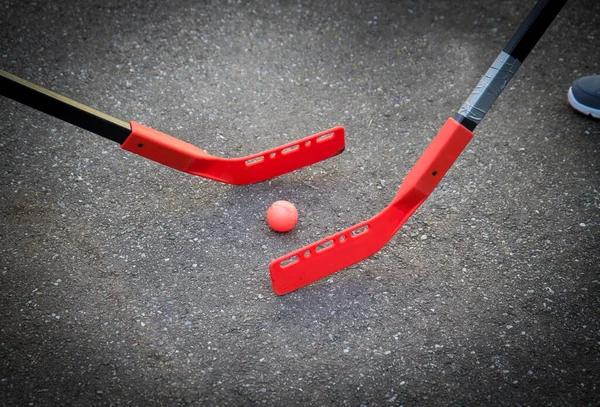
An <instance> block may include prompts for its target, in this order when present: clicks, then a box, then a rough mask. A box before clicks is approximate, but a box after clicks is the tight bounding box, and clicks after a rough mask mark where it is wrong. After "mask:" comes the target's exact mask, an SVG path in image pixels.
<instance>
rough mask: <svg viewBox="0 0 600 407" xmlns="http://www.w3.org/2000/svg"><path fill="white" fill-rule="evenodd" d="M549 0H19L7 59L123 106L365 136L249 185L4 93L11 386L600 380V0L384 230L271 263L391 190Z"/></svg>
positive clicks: (587, 396)
mask: <svg viewBox="0 0 600 407" xmlns="http://www.w3.org/2000/svg"><path fill="white" fill-rule="evenodd" d="M533 3H534V2H533V1H514V0H511V1H503V2H498V1H492V0H480V1H468V2H464V1H458V0H453V1H436V2H418V1H398V2H391V1H375V2H370V1H355V2H342V1H333V2H312V1H308V2H288V1H257V2H242V1H228V2H224V1H223V2H193V1H183V0H181V1H166V2H158V1H148V2H146V1H132V2H119V1H112V0H111V1H87V2H86V1H52V2H41V1H37V2H34V1H13V0H0V51H1V54H0V68H1V69H4V70H6V71H9V72H11V73H14V74H16V75H19V76H21V77H23V78H25V79H28V80H30V81H32V82H35V83H38V84H40V85H42V86H45V87H48V88H51V89H53V90H55V91H57V92H59V93H62V94H64V95H65V96H68V97H71V98H73V99H75V100H77V101H80V102H83V103H86V104H88V105H90V106H92V107H95V108H97V109H99V110H101V111H104V112H106V113H108V114H111V115H113V116H115V117H118V118H121V119H123V120H126V121H129V120H135V121H137V122H140V123H143V124H145V125H147V126H150V127H153V128H155V129H158V130H160V131H163V132H166V133H169V134H172V135H174V136H176V137H178V138H181V139H183V140H186V141H188V142H191V143H193V144H195V145H197V146H199V147H201V148H203V149H205V150H207V151H208V152H209V153H212V154H215V155H221V156H229V157H234V156H242V155H246V154H250V153H254V152H258V151H261V150H264V149H267V148H270V147H274V146H277V145H280V144H283V143H286V142H290V141H293V140H296V139H299V138H302V137H304V136H308V135H310V134H314V133H317V132H319V131H322V130H325V129H328V128H330V127H333V126H336V125H343V126H345V128H346V131H347V144H348V146H347V149H346V151H345V152H344V153H343V154H342V155H340V156H337V157H335V158H332V159H330V160H327V161H325V162H322V163H319V164H317V165H314V166H312V167H309V168H306V169H303V170H300V171H297V172H294V173H291V174H287V175H284V176H282V177H279V178H277V179H274V180H272V181H268V182H264V183H261V184H257V185H251V186H243V187H235V186H229V185H225V184H220V183H217V182H213V181H209V180H203V179H200V178H197V177H193V176H189V175H186V174H183V173H179V172H177V171H174V170H172V169H169V168H167V167H163V166H161V165H159V164H156V163H154V162H151V161H149V160H146V159H143V158H141V157H138V156H136V155H133V154H131V153H128V152H126V151H122V150H120V149H119V146H118V145H117V144H115V143H112V142H110V141H108V140H105V139H103V138H101V137H97V136H95V135H93V134H91V133H87V132H85V131H83V130H80V129H78V128H75V127H74V126H71V125H69V124H66V123H63V122H61V121H59V120H57V119H54V118H52V117H49V116H46V115H44V114H42V113H39V112H36V111H34V110H32V109H30V108H28V107H25V106H23V105H20V104H17V103H15V102H12V101H10V100H7V99H5V98H0V157H1V159H0V191H1V193H0V219H1V220H0V231H1V239H2V243H1V245H0V267H1V274H0V276H1V277H0V315H1V322H0V404H2V405H18V406H30V405H31V406H49V405H78V406H91V405H139V406H143V405H207V406H224V405H232V406H233V405H275V406H290V405H311V406H320V405H340V406H341V405H347V406H399V405H403V406H415V405H428V406H445V405H456V406H466V405H506V406H508V405H510V406H515V405H519V406H541V405H544V406H549V405H552V406H576V405H583V406H597V405H600V354H599V351H600V320H599V316H600V299H599V297H600V266H599V264H600V233H599V230H600V193H599V190H600V173H599V171H600V167H599V149H600V121H597V120H593V119H591V118H589V117H584V116H582V115H580V114H578V113H577V112H575V111H573V110H572V109H571V108H570V107H569V105H568V104H567V101H566V93H567V90H568V88H569V86H570V85H571V83H572V82H573V81H574V80H575V79H576V78H577V77H578V76H580V75H588V74H593V73H600V66H599V63H600V2H598V1H593V0H571V1H570V2H569V3H568V4H567V6H566V7H565V9H564V10H563V11H562V12H561V14H560V15H559V17H558V19H557V20H556V21H555V22H554V24H553V25H552V27H551V28H550V30H549V31H548V32H547V33H546V35H545V37H544V38H543V39H542V40H541V41H540V43H539V44H538V46H537V48H536V49H535V50H534V52H533V53H532V54H531V55H530V56H529V59H528V60H527V61H526V62H525V64H524V65H523V67H522V68H521V70H520V71H519V72H518V73H517V75H516V76H515V78H513V81H512V82H511V84H510V85H509V87H508V88H507V89H506V91H505V92H504V94H503V95H502V96H501V97H500V99H499V101H498V102H497V103H496V105H495V106H494V107H493V108H492V110H491V112H490V113H489V114H488V115H487V116H486V118H485V120H484V121H483V122H482V124H481V125H480V126H479V127H478V128H477V130H476V132H475V138H474V140H473V141H472V142H471V144H470V145H469V146H468V148H467V150H466V151H465V152H464V153H463V155H462V156H461V158H460V159H459V160H458V162H457V163H456V164H455V166H454V167H453V168H452V169H451V171H450V172H449V173H448V175H447V176H446V179H445V180H444V181H443V182H442V184H441V185H440V186H439V187H438V189H437V190H436V191H435V192H434V193H433V194H432V196H431V197H430V199H429V200H428V201H427V202H426V203H425V204H424V205H423V206H422V207H421V208H420V209H419V211H418V212H417V213H415V215H414V216H413V217H412V218H411V219H410V220H409V221H408V223H407V224H406V226H405V227H404V228H403V229H402V230H401V231H400V232H399V233H398V234H397V235H396V236H395V237H394V238H393V239H392V240H391V241H390V243H389V244H388V245H387V246H386V247H385V248H384V249H383V250H381V251H380V252H379V253H377V254H376V255H375V256H373V257H372V258H370V259H368V260H366V261H364V262H362V263H359V264H357V265H355V266H353V267H350V268H348V269H346V270H344V271H341V272H339V273H337V274H335V275H333V276H331V277H330V278H327V279H325V280H323V281H320V282H318V283H316V284H313V285H311V286H309V287H306V288H304V289H302V290H299V291H297V292H295V293H293V294H290V295H288V296H283V297H277V296H275V295H274V294H273V293H272V291H271V286H270V279H269V274H268V263H269V262H270V261H271V260H272V259H274V258H276V257H279V256H281V255H283V254H285V253H287V252H289V251H291V250H294V249H297V248H300V247H302V246H304V245H306V244H308V243H311V242H313V241H315V240H317V239H320V238H322V237H325V236H327V235H328V234H331V233H334V232H336V231H338V230H341V229H343V228H346V227H348V226H351V225H352V224H354V223H358V222H360V221H362V220H365V219H367V218H369V217H371V216H372V215H374V214H375V213H377V212H379V211H380V210H382V209H383V208H384V207H385V206H386V205H387V204H388V203H389V202H390V201H391V199H392V198H393V196H394V195H395V193H396V190H397V186H398V185H399V184H400V182H401V180H402V178H403V177H404V176H405V174H406V173H407V172H408V170H409V169H410V168H411V167H412V165H413V164H414V162H415V161H416V159H417V158H418V157H419V155H420V154H421V152H422V151H423V150H424V149H425V147H426V146H427V144H428V143H429V141H430V140H431V139H432V138H433V137H434V135H435V133H436V131H437V130H438V129H439V128H440V127H441V125H442V124H443V122H444V121H445V120H446V118H447V117H450V116H454V114H455V112H456V111H457V110H458V108H459V107H460V105H461V104H462V102H463V101H464V100H465V99H466V97H467V96H468V94H469V93H470V91H471V89H472V88H473V87H474V86H475V84H476V83H477V82H478V80H479V78H480V76H481V75H482V74H483V73H484V72H485V70H486V69H487V67H488V66H489V65H490V63H491V62H492V61H493V59H494V58H495V57H496V55H497V54H498V52H499V51H500V50H501V49H502V48H503V47H504V45H505V44H506V42H507V41H508V39H509V38H510V37H511V35H512V33H513V32H514V30H515V29H516V27H517V26H518V25H519V24H520V23H521V21H522V20H523V19H524V18H525V16H526V15H527V13H528V12H529V10H530V8H531V7H532V6H533ZM279 199H286V200H290V201H292V202H294V203H295V204H296V206H297V208H298V210H299V212H300V221H299V224H298V225H297V227H296V229H295V230H294V231H292V232H290V233H288V234H283V235H282V234H277V233H275V232H273V231H270V230H269V228H268V226H267V224H266V222H265V220H264V216H265V212H266V210H267V208H268V206H269V205H270V204H271V203H272V202H274V201H275V200H279Z"/></svg>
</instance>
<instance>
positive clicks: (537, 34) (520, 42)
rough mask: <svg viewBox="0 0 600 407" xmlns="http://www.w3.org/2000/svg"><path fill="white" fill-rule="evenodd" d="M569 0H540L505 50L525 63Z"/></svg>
mask: <svg viewBox="0 0 600 407" xmlns="http://www.w3.org/2000/svg"><path fill="white" fill-rule="evenodd" d="M566 3H567V0H540V1H538V2H537V4H536V5H535V7H534V8H533V10H531V12H530V13H529V15H528V16H527V18H526V19H525V21H524V22H523V24H521V26H520V27H519V29H518V30H517V32H516V33H515V34H514V35H513V36H512V38H511V39H510V41H509V42H508V45H507V46H506V47H504V52H506V53H507V54H508V55H510V56H512V57H513V58H516V59H518V60H519V61H521V63H523V61H524V60H525V58H527V55H529V53H530V52H531V50H532V49H533V47H535V44H537V42H538V41H539V39H540V38H542V35H544V33H545V32H546V30H547V29H548V27H550V24H552V21H554V19H555V18H556V16H557V15H558V13H559V12H560V10H561V9H562V8H563V6H564V5H565V4H566Z"/></svg>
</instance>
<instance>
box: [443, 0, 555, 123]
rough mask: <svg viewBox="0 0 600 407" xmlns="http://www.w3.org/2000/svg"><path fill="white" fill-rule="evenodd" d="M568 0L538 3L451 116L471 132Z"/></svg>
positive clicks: (546, 0) (542, 0)
mask: <svg viewBox="0 0 600 407" xmlns="http://www.w3.org/2000/svg"><path fill="white" fill-rule="evenodd" d="M566 2H567V0H539V1H538V2H537V4H536V5H535V7H534V8H533V10H532V11H531V12H530V13H529V15H528V16H527V18H526V19H525V21H524V22H523V24H521V26H520V27H519V29H518V30H517V32H516V33H515V34H514V35H513V37H512V38H511V40H510V41H509V43H508V45H507V46H506V47H505V48H504V50H503V51H502V52H501V53H500V55H498V57H497V58H496V60H495V61H494V63H493V64H492V66H491V67H490V68H489V69H488V71H487V72H486V73H485V75H483V77H482V78H481V80H480V81H479V83H478V84H477V86H476V87H475V89H473V92H471V95H470V96H469V97H468V99H467V100H466V101H465V103H464V104H463V105H462V106H461V108H460V110H459V111H458V114H457V115H456V116H455V117H454V118H455V119H456V120H457V121H458V122H459V123H461V124H462V125H463V126H465V127H466V128H467V129H469V130H471V131H473V130H474V129H475V127H476V126H477V125H478V124H479V122H480V121H481V120H483V117H484V116H485V114H486V113H487V112H488V110H489V109H490V108H491V107H492V104H493V103H494V102H495V101H496V99H498V96H500V94H501V93H502V91H503V90H504V88H505V87H506V85H507V84H508V82H509V81H510V80H511V78H512V77H513V76H514V74H515V73H516V72H517V70H518V69H519V67H520V66H521V64H522V63H523V61H524V60H525V58H527V55H529V53H530V52H531V50H532V49H533V47H534V46H535V44H537V42H538V41H539V39H540V38H541V37H542V35H543V34H544V32H545V31H546V29H547V28H548V27H549V26H550V24H552V21H554V19H555V18H556V16H557V15H558V13H559V12H560V10H561V9H562V7H563V6H564V5H565V3H566Z"/></svg>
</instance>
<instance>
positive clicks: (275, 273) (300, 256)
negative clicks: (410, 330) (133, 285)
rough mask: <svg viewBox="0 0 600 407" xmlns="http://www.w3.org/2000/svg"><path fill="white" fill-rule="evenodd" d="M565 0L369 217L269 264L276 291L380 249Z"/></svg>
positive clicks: (555, 3)
mask: <svg viewBox="0 0 600 407" xmlns="http://www.w3.org/2000/svg"><path fill="white" fill-rule="evenodd" d="M565 3H566V0H541V1H539V2H538V3H537V4H536V6H535V8H534V9H533V10H532V11H531V13H530V14H529V16H528V17H527V19H526V20H525V22H524V23H523V24H522V25H521V27H520V28H519V29H518V30H517V32H516V33H515V35H514V36H513V38H512V39H511V40H510V42H509V43H508V45H507V46H506V47H505V48H504V50H503V51H502V52H501V53H500V55H499V56H498V57H497V58H496V60H495V61H494V63H493V64H492V66H491V67H490V68H489V69H488V71H487V72H486V74H485V75H484V76H483V77H482V78H481V80H480V81H479V83H478V84H477V86H476V87H475V89H474V90H473V92H472V93H471V95H470V96H469V98H468V99H467V101H466V102H465V103H464V104H463V106H462V107H461V109H460V110H459V113H458V114H457V115H456V116H455V118H454V119H448V121H446V123H445V124H444V126H443V127H442V129H441V130H440V131H439V133H438V134H437V136H436V137H435V138H434V139H433V141H432V142H431V144H430V145H429V147H427V149H426V150H425V152H424V153H423V155H422V156H421V158H419V160H418V161H417V163H416V164H415V166H414V167H413V169H412V170H411V171H410V172H409V173H408V175H407V176H406V178H405V180H404V182H403V183H402V185H401V186H400V189H399V190H398V193H397V194H396V197H395V198H394V200H393V201H392V203H391V204H389V205H388V206H387V207H386V208H385V209H384V210H383V211H382V212H380V213H379V214H377V215H375V216H374V217H372V218H371V219H369V220H367V221H364V222H362V223H359V224H358V225H355V226H352V227H350V228H348V229H346V230H343V231H341V232H338V233H336V234H334V235H332V236H329V237H326V238H325V239H322V240H319V241H318V242H316V243H313V244H311V245H309V246H306V247H304V248H302V249H300V250H297V251H295V252H292V253H289V254H286V255H285V256H283V257H280V258H278V259H277V260H274V261H273V262H271V264H270V272H271V281H272V283H273V291H274V292H275V293H276V294H278V295H283V294H287V293H289V292H291V291H294V290H297V289H298V288H301V287H304V286H306V285H308V284H310V283H312V282H314V281H317V280H319V279H321V278H323V277H326V276H328V275H330V274H333V273H335V272H336V271H339V270H341V269H343V268H346V267H348V266H350V265H352V264H355V263H357V262H359V261H361V260H364V259H366V258H367V257H369V256H371V255H373V254H374V253H376V252H378V251H379V250H380V249H381V248H382V247H383V246H384V245H385V244H386V243H387V242H388V241H389V240H390V239H391V238H392V236H394V234H395V233H396V232H397V231H398V230H399V229H400V228H401V227H402V225H403V224H404V223H405V222H406V220H407V219H408V218H409V217H410V216H411V215H412V214H413V213H414V212H415V211H416V210H417V208H418V207H419V206H420V205H421V204H422V203H423V202H424V201H425V199H427V197H428V196H429V194H431V192H432V191H433V189H434V188H435V187H436V186H437V185H438V183H439V182H440V180H441V179H442V177H443V176H444V175H445V174H446V172H447V171H448V169H450V167H451V166H452V164H453V163H454V161H455V160H456V159H457V158H458V156H459V155H460V153H461V152H462V151H463V149H464V148H465V146H466V145H467V144H468V143H469V141H470V140H471V138H472V137H473V132H472V131H473V130H474V129H475V127H476V126H477V124H478V123H479V122H480V121H481V120H482V119H483V117H484V116H485V114H486V113H487V111H488V110H489V108H490V107H491V106H492V104H493V103H494V101H495V100H496V99H497V97H498V96H499V95H500V93H501V92H502V90H504V88H505V87H506V84H507V83H508V81H510V79H511V78H512V76H513V75H514V74H515V72H516V71H517V69H518V68H519V66H520V65H521V63H522V62H523V60H525V58H526V57H527V55H528V54H529V52H530V51H531V50H532V49H533V47H534V46H535V44H536V43H537V41H538V40H539V39H540V37H541V36H542V35H543V33H544V32H545V31H546V29H547V28H548V26H549V25H550V24H551V23H552V21H553V20H554V18H555V17H556V15H557V14H558V13H559V11H560V10H561V8H562V7H563V6H564V4H565Z"/></svg>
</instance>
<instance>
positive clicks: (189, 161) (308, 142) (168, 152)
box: [121, 122, 346, 185]
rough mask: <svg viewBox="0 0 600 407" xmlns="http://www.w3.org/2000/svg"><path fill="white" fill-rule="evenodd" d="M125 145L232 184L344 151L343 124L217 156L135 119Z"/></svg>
mask: <svg viewBox="0 0 600 407" xmlns="http://www.w3.org/2000/svg"><path fill="white" fill-rule="evenodd" d="M130 124H131V130H132V131H131V134H130V135H129V137H127V139H126V140H125V142H124V143H123V144H121V148H123V149H125V150H128V151H131V152H133V153H135V154H138V155H141V156H142V157H146V158H148V159H150V160H153V161H156V162H159V163H161V164H164V165H166V166H168V167H171V168H174V169H176V170H179V171H183V172H186V173H188V174H192V175H198V176H201V177H204V178H210V179H213V180H215V181H220V182H225V183H228V184H236V185H243V184H253V183H256V182H261V181H265V180H268V179H271V178H274V177H277V176H279V175H282V174H285V173H288V172H291V171H295V170H297V169H300V168H302V167H306V166H309V165H311V164H314V163H317V162H319V161H322V160H325V159H327V158H330V157H333V156H335V155H338V154H340V153H342V152H343V151H344V148H345V145H346V144H345V143H346V141H345V135H344V128H343V127H334V128H332V129H330V130H327V131H324V132H321V133H318V134H315V135H312V136H309V137H305V138H303V139H301V140H298V141H295V142H292V143H288V144H285V145H283V146H280V147H276V148H273V149H270V150H267V151H263V152H261V153H257V154H253V155H251V156H247V157H241V158H220V157H215V156H212V155H210V154H208V153H207V152H205V151H204V150H201V149H200V148H198V147H196V146H194V145H192V144H189V143H186V142H185V141H183V140H180V139H178V138H175V137H172V136H169V135H167V134H164V133H161V132H159V131H157V130H154V129H151V128H149V127H146V126H143V125H141V124H139V123H136V122H131V123H130Z"/></svg>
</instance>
